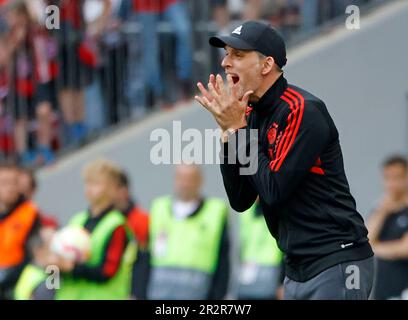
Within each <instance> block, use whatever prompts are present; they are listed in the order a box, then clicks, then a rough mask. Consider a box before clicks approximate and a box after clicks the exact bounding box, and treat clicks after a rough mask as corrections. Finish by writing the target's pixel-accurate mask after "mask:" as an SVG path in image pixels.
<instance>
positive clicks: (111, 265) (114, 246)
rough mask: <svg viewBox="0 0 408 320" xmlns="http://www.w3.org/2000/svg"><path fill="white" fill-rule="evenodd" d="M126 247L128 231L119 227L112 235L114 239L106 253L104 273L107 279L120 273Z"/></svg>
mask: <svg viewBox="0 0 408 320" xmlns="http://www.w3.org/2000/svg"><path fill="white" fill-rule="evenodd" d="M125 245H126V230H125V228H124V227H123V226H119V227H118V228H116V230H115V231H114V232H113V234H112V238H111V240H110V242H109V245H108V250H107V252H106V259H105V263H104V266H103V271H102V273H103V274H104V275H105V276H107V277H113V276H114V275H115V273H116V272H117V271H118V269H119V266H120V262H121V260H122V255H123V252H124V250H125Z"/></svg>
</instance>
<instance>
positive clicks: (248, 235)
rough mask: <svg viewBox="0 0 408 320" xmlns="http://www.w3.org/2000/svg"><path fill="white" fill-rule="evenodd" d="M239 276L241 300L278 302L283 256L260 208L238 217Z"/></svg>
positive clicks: (257, 207) (255, 204) (255, 205)
mask: <svg viewBox="0 0 408 320" xmlns="http://www.w3.org/2000/svg"><path fill="white" fill-rule="evenodd" d="M239 221H240V227H239V230H240V274H239V286H238V298H239V299H243V300H252V299H254V300H255V299H256V300H269V299H271V300H275V299H276V298H277V290H278V288H279V287H280V285H281V284H282V279H281V278H282V277H281V275H282V261H283V259H282V258H283V254H282V252H281V251H280V250H279V248H278V245H277V243H276V240H275V239H274V238H273V237H272V236H271V234H270V232H269V230H268V227H267V225H266V222H265V218H264V216H263V213H262V208H261V206H260V205H259V199H258V200H257V201H256V202H255V203H254V205H253V206H252V207H251V208H250V209H248V210H247V211H246V212H243V213H241V214H240V216H239Z"/></svg>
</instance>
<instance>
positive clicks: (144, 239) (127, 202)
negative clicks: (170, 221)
mask: <svg viewBox="0 0 408 320" xmlns="http://www.w3.org/2000/svg"><path fill="white" fill-rule="evenodd" d="M116 208H117V209H118V210H119V211H120V212H122V213H123V214H124V215H125V217H126V219H127V225H128V227H129V229H130V230H131V231H132V233H133V236H134V237H135V239H136V241H137V249H138V252H137V259H136V262H135V263H134V265H133V272H132V273H133V276H132V296H133V297H134V298H135V299H139V300H140V299H146V289H147V280H148V278H149V259H150V255H149V248H148V237H149V215H148V213H147V212H146V211H145V210H143V209H142V208H141V207H140V206H139V205H138V204H137V202H136V201H135V200H134V199H132V196H131V194H130V182H129V177H128V175H127V174H126V173H125V172H124V171H121V172H120V174H119V175H118V190H117V199H116Z"/></svg>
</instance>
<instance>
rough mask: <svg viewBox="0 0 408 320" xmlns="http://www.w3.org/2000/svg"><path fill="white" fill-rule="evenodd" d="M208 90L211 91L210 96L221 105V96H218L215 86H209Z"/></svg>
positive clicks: (210, 84)
mask: <svg viewBox="0 0 408 320" xmlns="http://www.w3.org/2000/svg"><path fill="white" fill-rule="evenodd" d="M208 89H210V94H211V96H212V98H213V99H214V100H215V101H216V102H217V103H218V104H219V105H221V96H220V95H219V94H218V92H217V90H216V89H215V87H214V85H213V84H212V83H209V84H208Z"/></svg>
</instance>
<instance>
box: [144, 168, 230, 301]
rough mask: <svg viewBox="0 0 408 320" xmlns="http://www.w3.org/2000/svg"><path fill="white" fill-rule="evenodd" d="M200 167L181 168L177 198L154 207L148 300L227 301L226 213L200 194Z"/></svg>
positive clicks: (219, 202) (219, 203) (156, 202)
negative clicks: (224, 299) (225, 299)
mask: <svg viewBox="0 0 408 320" xmlns="http://www.w3.org/2000/svg"><path fill="white" fill-rule="evenodd" d="M201 186H202V174H201V170H200V168H199V167H198V166H196V165H179V166H177V168H176V174H175V195H174V196H165V197H160V198H157V199H156V200H154V201H153V203H152V206H151V211H150V214H151V217H150V235H149V239H150V253H151V268H152V270H151V273H150V279H149V286H148V295H147V296H148V298H149V299H154V300H157V299H164V300H166V299H170V300H183V299H198V300H202V299H223V298H225V296H226V293H227V290H228V282H229V267H230V262H229V239H228V238H229V237H228V231H227V218H228V207H227V205H226V204H225V202H224V201H222V200H220V199H217V198H205V197H203V195H202V194H201Z"/></svg>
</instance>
